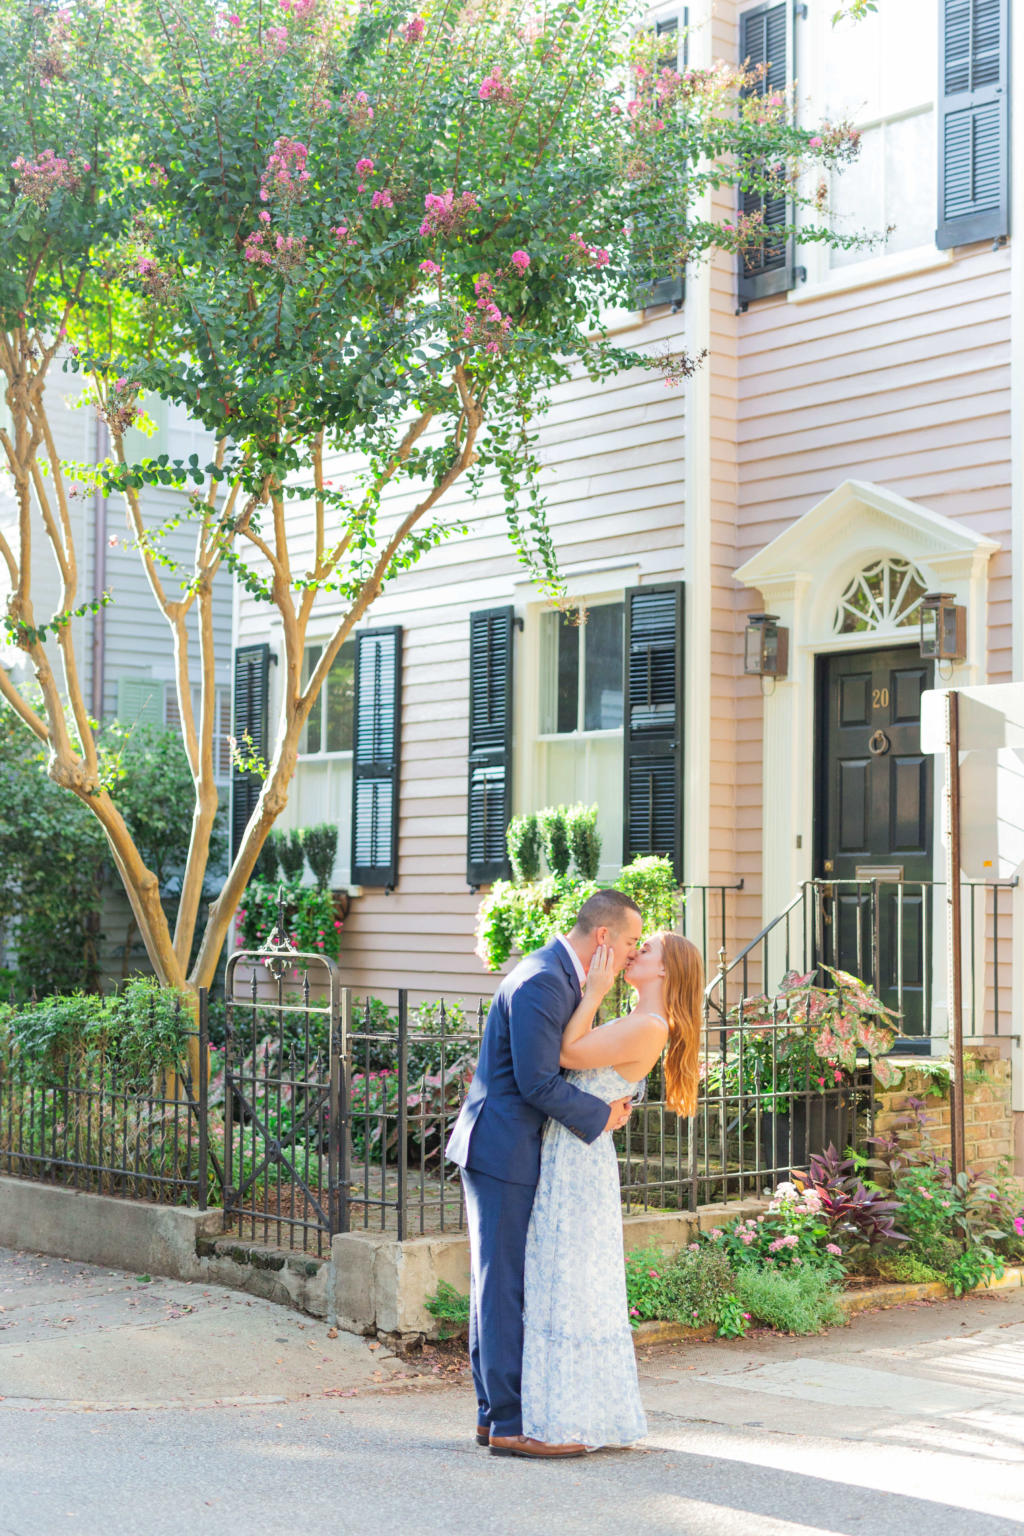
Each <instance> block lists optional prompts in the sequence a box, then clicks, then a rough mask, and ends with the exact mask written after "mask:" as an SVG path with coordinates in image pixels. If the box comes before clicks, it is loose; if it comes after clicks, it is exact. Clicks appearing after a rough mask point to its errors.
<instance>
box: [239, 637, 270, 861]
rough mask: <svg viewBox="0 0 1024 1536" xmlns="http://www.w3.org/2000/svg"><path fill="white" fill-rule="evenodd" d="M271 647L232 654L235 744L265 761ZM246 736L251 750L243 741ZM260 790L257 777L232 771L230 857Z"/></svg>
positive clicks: (251, 647)
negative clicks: (233, 663) (233, 657)
mask: <svg viewBox="0 0 1024 1536" xmlns="http://www.w3.org/2000/svg"><path fill="white" fill-rule="evenodd" d="M269 677H270V646H269V645H265V644H264V645H240V646H239V647H238V649H237V650H236V651H235V740H236V741H237V742H238V745H239V748H240V750H241V752H242V754H243V756H244V755H247V753H248V752H249V751H250V750H251V751H252V752H253V753H254V754H255V755H256V756H257V757H261V758H263V759H264V761H265V760H266V757H267V686H268V681H269ZM246 736H248V737H249V740H250V741H251V743H252V746H251V748H250V747H249V746H248V744H247V743H246V741H245V737H246ZM262 789H263V780H262V779H261V778H260V776H259V774H256V773H242V772H241V770H240V769H239V768H237V767H236V766H235V765H234V764H232V768H231V857H232V858H234V856H235V854H236V853H237V852H238V850H239V848H240V846H241V843H242V838H243V837H244V836H245V829H246V827H247V826H248V825H249V818H250V817H251V816H252V813H253V811H254V810H255V809H256V803H257V801H258V800H259V798H260V793H261V791H262Z"/></svg>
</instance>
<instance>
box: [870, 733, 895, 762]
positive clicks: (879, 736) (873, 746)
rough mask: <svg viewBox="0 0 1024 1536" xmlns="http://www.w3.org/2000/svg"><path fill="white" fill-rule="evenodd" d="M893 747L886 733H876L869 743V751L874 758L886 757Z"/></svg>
mask: <svg viewBox="0 0 1024 1536" xmlns="http://www.w3.org/2000/svg"><path fill="white" fill-rule="evenodd" d="M891 746H892V742H891V741H890V740H889V738H888V736H887V735H886V734H885V732H884V731H876V732H875V733H874V735H873V736H872V738H871V740H870V741H869V742H868V751H869V752H870V753H871V756H872V757H884V756H885V754H886V753H887V752H888V750H889V748H890V747H891Z"/></svg>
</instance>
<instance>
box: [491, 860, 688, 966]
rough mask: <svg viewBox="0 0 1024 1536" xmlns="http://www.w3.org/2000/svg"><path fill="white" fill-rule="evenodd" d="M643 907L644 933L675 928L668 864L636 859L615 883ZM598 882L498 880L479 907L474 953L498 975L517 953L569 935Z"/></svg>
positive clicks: (548, 878)
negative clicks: (673, 926) (509, 959)
mask: <svg viewBox="0 0 1024 1536" xmlns="http://www.w3.org/2000/svg"><path fill="white" fill-rule="evenodd" d="M612 885H613V887H614V889H615V890H619V891H624V892H625V893H626V895H628V896H630V897H632V899H633V900H634V901H635V902H636V904H637V906H638V907H639V908H640V913H641V917H642V918H643V924H644V931H645V932H646V933H654V932H657V931H658V930H659V929H662V928H667V927H671V926H672V924H673V922H674V919H675V909H676V903H677V901H678V900H679V893H678V891H677V890H676V886H675V877H674V875H673V872H672V865H671V863H670V861H669V860H668V859H659V858H640V859H634V861H633V863H632V864H629V865H627V866H626V868H625V869H623V870H622V871H621V872H620V873H619V875H618V876H617V877H616V879H615V880H614V881H613V882H612ZM598 889H600V887H599V886H598V884H597V882H596V881H593V880H582V879H580V878H579V877H578V876H576V875H563V876H556V875H547V876H545V877H544V879H542V880H534V881H529V882H526V883H524V884H521V885H517V884H514V883H513V882H512V881H509V880H496V881H495V883H494V885H492V887H491V889H490V890H489V891H488V893H487V895H486V896H485V897H484V898H483V900H482V901H481V903H480V905H479V907H478V908H477V917H476V939H477V943H476V953H477V954H478V955H479V957H480V959H481V960H482V961H483V963H484V965H485V966H486V967H487V969H488V970H489V971H496V970H498V969H499V967H500V966H502V965H503V964H504V963H505V961H506V960H507V959H508V958H509V956H510V955H511V954H512V953H513V952H514V951H516V950H518V951H519V953H520V954H523V955H527V954H529V953H530V952H531V951H532V950H535V949H540V948H541V946H542V945H544V944H546V943H547V942H548V940H549V939H551V938H552V937H553V935H554V934H556V933H568V931H569V929H570V928H571V927H572V925H573V923H574V922H575V920H576V914H577V913H578V911H579V909H580V907H581V906H582V905H583V903H584V902H585V901H586V899H587V897H588V896H591V895H593V893H594V892H595V891H596V890H598Z"/></svg>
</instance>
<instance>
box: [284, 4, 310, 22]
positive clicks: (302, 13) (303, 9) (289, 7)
mask: <svg viewBox="0 0 1024 1536" xmlns="http://www.w3.org/2000/svg"><path fill="white" fill-rule="evenodd" d="M279 4H280V6H281V9H282V11H290V12H291V16H292V20H293V21H305V20H306V18H307V17H308V16H312V14H313V12H314V10H315V9H316V0H279Z"/></svg>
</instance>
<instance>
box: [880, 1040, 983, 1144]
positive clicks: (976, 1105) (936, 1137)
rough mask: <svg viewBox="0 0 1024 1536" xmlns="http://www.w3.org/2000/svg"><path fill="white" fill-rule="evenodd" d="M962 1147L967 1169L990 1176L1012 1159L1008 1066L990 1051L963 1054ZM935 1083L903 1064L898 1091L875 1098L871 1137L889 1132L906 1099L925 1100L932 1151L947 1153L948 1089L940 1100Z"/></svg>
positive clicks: (981, 1048) (920, 1072) (945, 1088)
mask: <svg viewBox="0 0 1024 1536" xmlns="http://www.w3.org/2000/svg"><path fill="white" fill-rule="evenodd" d="M964 1055H965V1057H966V1061H967V1067H966V1072H965V1075H964V1142H965V1152H966V1156H967V1166H968V1167H969V1168H977V1169H980V1170H982V1171H985V1172H991V1171H993V1170H994V1169H995V1168H996V1166H997V1165H998V1163H999V1162H1000V1161H1001V1160H1002V1159H1003V1158H1008V1159H1010V1160H1012V1158H1013V1112H1012V1110H1011V1108H1010V1063H1009V1062H1008V1061H1006V1060H1002V1059H1001V1058H1000V1057H999V1053H998V1050H997V1048H996V1047H995V1046H975V1047H972V1048H971V1049H970V1050H967V1051H965V1052H964ZM935 1086H936V1081H935V1079H934V1078H933V1077H929V1076H927V1075H926V1074H925V1073H924V1072H922V1071H921V1069H920V1068H919V1067H914V1066H913V1065H911V1064H909V1063H907V1064H906V1067H905V1071H904V1075H903V1082H902V1083H901V1084H900V1086H899V1087H898V1088H891V1089H887V1090H886V1091H885V1092H882V1093H879V1095H878V1106H879V1107H878V1110H877V1112H876V1115H875V1131H876V1133H877V1134H879V1135H881V1134H882V1133H883V1132H884V1131H887V1130H890V1129H891V1127H892V1126H893V1124H894V1122H895V1121H896V1120H897V1119H898V1118H899V1116H900V1114H901V1113H902V1112H903V1108H904V1106H905V1104H906V1101H907V1099H909V1098H920V1099H923V1100H924V1104H925V1109H924V1113H925V1115H926V1116H927V1118H928V1127H927V1129H928V1133H929V1136H930V1138H931V1141H932V1144H933V1146H934V1147H935V1148H936V1150H937V1151H939V1152H941V1153H944V1154H945V1155H946V1156H947V1157H948V1156H949V1153H950V1135H949V1089H948V1087H945V1086H944V1087H943V1091H942V1095H941V1097H939V1096H938V1095H936V1094H935V1093H934V1092H932V1093H928V1092H927V1090H928V1089H929V1088H931V1089H934V1088H935Z"/></svg>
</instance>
